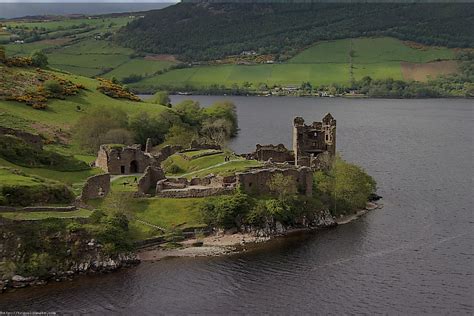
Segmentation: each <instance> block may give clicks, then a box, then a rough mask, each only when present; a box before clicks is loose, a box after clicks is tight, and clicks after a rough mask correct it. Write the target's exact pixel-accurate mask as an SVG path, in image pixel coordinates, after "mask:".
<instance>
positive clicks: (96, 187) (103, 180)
mask: <svg viewBox="0 0 474 316" xmlns="http://www.w3.org/2000/svg"><path fill="white" fill-rule="evenodd" d="M109 192H110V174H109V173H105V174H99V175H96V176H92V177H89V178H87V180H86V183H85V184H84V186H83V187H82V193H81V197H80V199H81V200H82V201H87V200H90V199H96V198H102V197H105V196H107V194H108V193H109Z"/></svg>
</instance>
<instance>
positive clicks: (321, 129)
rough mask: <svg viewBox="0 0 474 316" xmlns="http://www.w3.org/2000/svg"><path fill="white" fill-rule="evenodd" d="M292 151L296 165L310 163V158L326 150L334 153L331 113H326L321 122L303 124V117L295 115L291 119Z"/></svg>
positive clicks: (334, 123)
mask: <svg viewBox="0 0 474 316" xmlns="http://www.w3.org/2000/svg"><path fill="white" fill-rule="evenodd" d="M293 151H294V155H295V164H296V165H298V166H307V167H309V166H310V165H311V160H312V159H313V158H314V157H316V156H317V155H319V154H321V153H324V152H328V153H329V154H330V155H332V156H334V155H335V154H336V120H335V119H334V118H333V117H332V115H331V114H329V113H328V114H326V116H325V117H324V118H323V120H322V122H313V123H312V124H311V125H305V124H304V119H303V118H301V117H296V118H295V119H294V121H293Z"/></svg>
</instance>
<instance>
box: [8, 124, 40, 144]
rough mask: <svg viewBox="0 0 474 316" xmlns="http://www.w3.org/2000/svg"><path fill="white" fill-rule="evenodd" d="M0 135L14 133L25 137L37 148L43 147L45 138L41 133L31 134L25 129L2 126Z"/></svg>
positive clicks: (19, 136) (26, 140) (25, 139)
mask: <svg viewBox="0 0 474 316" xmlns="http://www.w3.org/2000/svg"><path fill="white" fill-rule="evenodd" d="M0 135H13V136H16V137H18V138H21V139H23V140H24V141H25V142H26V143H28V144H29V145H31V146H32V147H34V148H36V149H39V150H41V149H43V138H42V137H41V136H40V135H35V134H31V133H28V132H25V131H21V130H17V129H13V128H7V127H3V126H0Z"/></svg>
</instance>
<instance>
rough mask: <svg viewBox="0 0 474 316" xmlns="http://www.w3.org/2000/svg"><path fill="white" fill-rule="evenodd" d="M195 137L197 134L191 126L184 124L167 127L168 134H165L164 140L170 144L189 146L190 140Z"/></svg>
mask: <svg viewBox="0 0 474 316" xmlns="http://www.w3.org/2000/svg"><path fill="white" fill-rule="evenodd" d="M197 138H198V134H197V133H196V131H195V130H194V129H193V128H192V127H190V126H186V125H174V126H172V127H171V128H170V129H169V131H168V134H166V140H165V142H166V143H167V144H171V145H181V146H183V147H189V146H190V145H191V142H192V141H193V140H195V139H197Z"/></svg>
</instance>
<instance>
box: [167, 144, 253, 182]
mask: <svg viewBox="0 0 474 316" xmlns="http://www.w3.org/2000/svg"><path fill="white" fill-rule="evenodd" d="M226 156H229V157H230V159H231V161H225V157H226ZM162 165H163V167H164V169H165V171H166V173H167V174H169V175H176V176H178V175H180V176H185V177H188V178H192V177H197V176H199V177H202V176H206V175H208V174H211V173H213V174H216V175H228V174H231V173H234V172H237V171H244V170H246V169H248V168H251V167H256V166H259V165H260V163H259V162H258V161H255V160H246V159H244V158H242V157H239V156H235V155H232V154H226V153H222V152H215V151H212V150H211V151H209V150H205V151H202V150H201V151H191V152H186V153H178V154H174V155H172V156H171V157H169V158H168V159H166V160H165V161H164V162H163V164H162Z"/></svg>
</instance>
